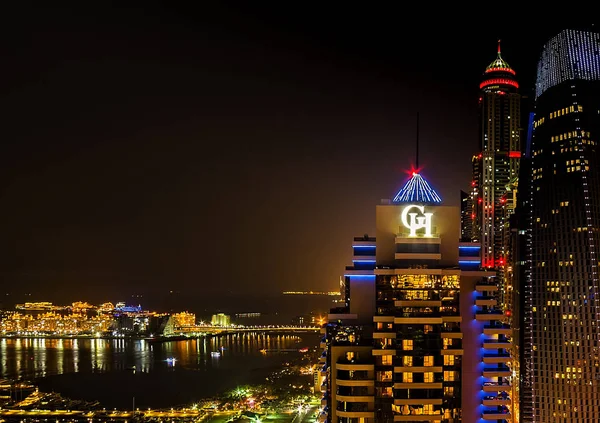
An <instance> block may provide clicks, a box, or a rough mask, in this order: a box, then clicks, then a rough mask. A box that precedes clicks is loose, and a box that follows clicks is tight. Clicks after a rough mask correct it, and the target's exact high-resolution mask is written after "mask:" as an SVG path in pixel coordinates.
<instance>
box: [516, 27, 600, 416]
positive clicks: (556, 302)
mask: <svg viewBox="0 0 600 423" xmlns="http://www.w3.org/2000/svg"><path fill="white" fill-rule="evenodd" d="M599 52H600V34H597V33H592V32H587V31H580V30H565V31H563V32H561V33H559V34H558V35H557V36H555V37H554V38H552V39H550V40H549V41H548V42H547V43H546V45H545V46H544V47H543V49H542V53H541V57H540V61H539V64H538V71H537V82H536V102H535V122H534V130H533V138H532V146H531V172H530V175H529V179H530V181H528V184H529V187H528V189H527V190H524V191H523V192H526V193H527V194H528V195H529V197H530V198H529V200H530V201H529V204H530V213H531V218H530V222H531V226H530V229H529V243H528V246H529V248H528V255H527V256H526V257H525V258H526V260H527V262H528V263H529V265H530V271H529V272H528V273H527V275H528V277H527V278H526V280H525V281H524V286H523V287H522V288H523V295H524V296H525V298H524V301H523V304H524V310H523V319H524V320H523V326H522V331H523V332H524V345H523V348H522V350H523V353H524V354H523V355H524V356H523V361H522V365H521V372H522V374H523V377H524V382H525V383H524V386H525V387H526V388H527V389H523V390H522V392H521V395H522V398H523V407H522V418H523V421H528V422H544V423H546V422H553V423H554V422H569V423H584V422H586V423H588V422H597V421H598V418H599V417H598V416H599V415H600V350H599V348H600V280H599V277H598V254H599V253H600V162H599V161H598V142H600V54H599ZM511 118H512V116H511ZM520 185H523V184H520Z"/></svg>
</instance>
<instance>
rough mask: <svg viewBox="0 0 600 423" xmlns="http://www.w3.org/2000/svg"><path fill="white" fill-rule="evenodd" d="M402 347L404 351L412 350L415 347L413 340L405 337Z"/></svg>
mask: <svg viewBox="0 0 600 423" xmlns="http://www.w3.org/2000/svg"><path fill="white" fill-rule="evenodd" d="M402 349H403V350H404V351H411V350H412V349H413V340H412V339H403V340H402Z"/></svg>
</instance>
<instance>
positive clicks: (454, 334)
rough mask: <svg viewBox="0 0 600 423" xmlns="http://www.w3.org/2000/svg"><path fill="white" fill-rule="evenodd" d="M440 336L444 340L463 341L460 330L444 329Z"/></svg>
mask: <svg viewBox="0 0 600 423" xmlns="http://www.w3.org/2000/svg"><path fill="white" fill-rule="evenodd" d="M440 336H441V337H442V338H454V339H462V337H463V334H462V332H461V330H460V328H452V329H444V328H442V331H441V332H440Z"/></svg>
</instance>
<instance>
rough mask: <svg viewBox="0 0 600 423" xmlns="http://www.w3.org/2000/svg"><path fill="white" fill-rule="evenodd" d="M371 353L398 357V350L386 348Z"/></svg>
mask: <svg viewBox="0 0 600 423" xmlns="http://www.w3.org/2000/svg"><path fill="white" fill-rule="evenodd" d="M371 353H372V354H373V355H396V349H386V348H381V349H373V351H371Z"/></svg>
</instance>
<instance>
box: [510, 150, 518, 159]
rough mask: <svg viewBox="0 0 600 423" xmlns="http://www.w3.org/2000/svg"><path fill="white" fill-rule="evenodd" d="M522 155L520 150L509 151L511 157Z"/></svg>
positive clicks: (515, 157) (516, 157)
mask: <svg viewBox="0 0 600 423" xmlns="http://www.w3.org/2000/svg"><path fill="white" fill-rule="evenodd" d="M520 157H521V152H520V151H509V152H508V158H509V159H519V158H520Z"/></svg>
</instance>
